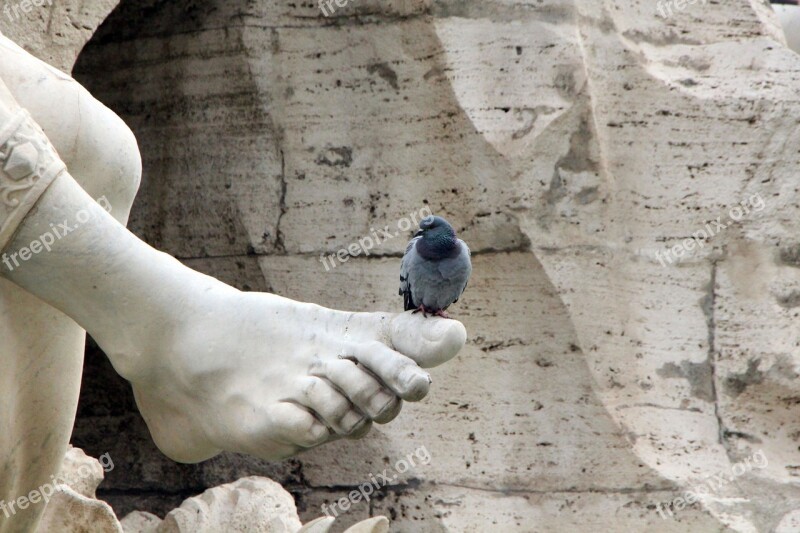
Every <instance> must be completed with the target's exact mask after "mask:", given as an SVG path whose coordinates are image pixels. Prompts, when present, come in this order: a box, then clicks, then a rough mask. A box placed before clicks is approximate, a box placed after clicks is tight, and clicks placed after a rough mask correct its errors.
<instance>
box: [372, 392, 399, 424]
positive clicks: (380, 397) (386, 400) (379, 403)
mask: <svg viewBox="0 0 800 533" xmlns="http://www.w3.org/2000/svg"><path fill="white" fill-rule="evenodd" d="M394 398H395V397H394V395H392V394H387V393H385V392H383V391H381V392H379V393H378V394H376V395H375V396H374V397H373V398H372V401H371V402H370V404H371V407H372V410H373V412H374V413H375V418H380V416H381V415H382V414H384V412H385V411H387V410H388V409H389V408H391V407H392V406H393V405H394Z"/></svg>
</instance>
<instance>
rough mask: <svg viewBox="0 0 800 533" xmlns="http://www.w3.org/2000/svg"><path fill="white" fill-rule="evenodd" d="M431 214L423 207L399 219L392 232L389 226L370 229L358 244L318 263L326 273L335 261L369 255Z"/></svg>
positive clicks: (344, 261)
mask: <svg viewBox="0 0 800 533" xmlns="http://www.w3.org/2000/svg"><path fill="white" fill-rule="evenodd" d="M432 214H433V211H431V208H430V207H427V206H425V207H423V208H422V209H420V210H419V211H418V212H417V213H411V214H410V215H408V216H407V217H404V218H401V219H400V220H398V221H397V229H396V230H395V231H394V232H393V231H392V230H391V229H390V228H389V226H384V227H383V229H382V230H376V229H375V228H370V229H369V231H370V235H367V236H366V237H362V238H360V239H358V242H354V243H352V244H350V245H349V246H348V247H347V248H342V249H340V250H339V251H338V252H336V253H335V254H330V255H325V254H322V255H320V256H319V261H320V263H322V264H323V266H324V267H325V271H326V272H328V271H330V270H331V269H332V268H336V266H337V261H338V262H339V263H346V262H347V261H348V260H349V259H350V258H351V257H358V256H359V255H361V254H364V255H369V251H370V250H372V249H373V248H374V247H375V246H377V245H379V244H381V243H383V242H386V241H388V240H391V239H394V238H395V237H397V236H399V235H400V234H401V233H402V232H409V231H411V230H412V229H414V228H416V227H418V226H419V222H420V221H421V220H422V219H423V218H425V217H429V216H431V215H432Z"/></svg>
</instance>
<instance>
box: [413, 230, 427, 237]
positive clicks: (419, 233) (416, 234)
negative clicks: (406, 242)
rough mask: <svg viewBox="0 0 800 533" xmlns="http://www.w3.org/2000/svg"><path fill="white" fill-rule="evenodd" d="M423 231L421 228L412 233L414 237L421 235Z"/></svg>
mask: <svg viewBox="0 0 800 533" xmlns="http://www.w3.org/2000/svg"><path fill="white" fill-rule="evenodd" d="M423 233H425V232H424V231H422V230H419V231H417V232H416V233H415V234H414V237H422V234H423Z"/></svg>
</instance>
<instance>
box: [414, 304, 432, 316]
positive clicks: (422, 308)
mask: <svg viewBox="0 0 800 533" xmlns="http://www.w3.org/2000/svg"><path fill="white" fill-rule="evenodd" d="M429 312H430V311H428V309H427V308H426V307H425V306H424V305H420V306H419V307H417V308H416V309H415V310H414V313H413V314H415V315H416V314H417V313H422V316H424V317H425V318H428V313H429Z"/></svg>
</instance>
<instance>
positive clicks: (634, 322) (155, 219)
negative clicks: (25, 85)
mask: <svg viewBox="0 0 800 533" xmlns="http://www.w3.org/2000/svg"><path fill="white" fill-rule="evenodd" d="M669 5H672V6H673V12H672V13H671V14H670V15H669V16H667V17H660V16H659V15H658V14H657V11H656V6H654V5H653V3H651V2H630V1H628V0H606V1H596V0H575V1H571V0H543V1H540V2H530V1H523V0H504V1H501V0H495V1H489V0H480V1H478V0H475V1H459V2H456V1H447V0H444V1H436V2H433V1H425V0H420V1H399V0H398V1H389V2H379V1H377V0H375V1H372V0H364V1H360V0H359V1H357V0H353V2H351V3H350V4H349V5H348V6H347V7H346V8H340V9H339V10H337V12H336V14H335V16H334V17H331V18H327V19H326V18H324V17H322V16H321V14H320V11H319V9H318V7H317V5H316V3H315V2H306V3H294V2H281V1H278V0H266V1H247V0H238V1H222V0H208V1H203V2H195V1H191V0H179V1H170V2H167V1H160V0H159V1H157V0H146V1H133V0H130V1H127V0H126V1H123V2H122V3H121V5H120V7H119V8H118V9H117V10H116V11H115V12H114V13H113V14H112V15H111V16H110V18H109V19H108V21H107V22H106V23H105V25H104V26H103V27H102V28H101V29H100V30H99V31H98V33H97V35H96V36H95V38H94V40H93V42H92V43H91V44H90V45H89V46H88V47H87V49H86V50H85V51H84V53H83V54H82V56H81V59H80V62H79V64H78V66H77V68H76V72H75V75H76V77H78V78H79V79H81V80H82V81H83V82H84V83H85V84H86V85H87V87H89V89H90V90H91V91H92V92H93V93H95V94H96V95H97V96H98V97H99V98H100V99H101V100H103V101H104V102H105V103H107V104H108V105H109V106H111V107H112V108H113V109H115V110H116V111H117V112H119V113H120V114H121V115H122V116H123V117H124V118H125V119H126V120H127V121H128V123H129V124H130V125H131V126H132V128H133V129H134V131H135V132H136V134H137V136H138V138H139V140H140V143H141V146H142V152H143V156H144V163H145V177H144V183H143V188H142V191H141V194H140V196H139V199H138V200H137V205H136V208H135V211H134V214H133V218H132V228H133V229H134V231H136V232H137V233H138V234H139V235H141V236H142V237H143V238H145V239H146V240H148V241H149V242H151V243H152V244H154V245H155V246H157V247H159V248H160V249H162V250H165V251H167V252H169V253H172V254H174V255H176V256H177V257H179V258H181V259H183V260H184V261H185V262H186V263H187V264H189V265H190V266H192V267H194V268H197V269H199V270H202V271H204V272H207V273H210V274H213V275H216V276H218V277H220V278H222V279H223V280H225V281H228V282H230V283H232V284H234V285H236V286H238V287H240V288H245V289H250V290H270V291H274V292H277V293H279V294H282V295H285V296H289V297H292V298H297V299H302V300H310V301H315V302H318V303H320V304H323V305H329V306H334V307H339V308H347V309H357V310H377V309H399V308H400V301H399V299H398V297H397V296H396V282H397V269H398V264H399V254H400V253H401V251H402V249H403V246H404V245H405V240H406V239H405V237H406V235H405V234H401V235H399V236H398V237H396V238H394V239H391V240H388V241H387V242H385V243H384V244H383V245H381V246H379V247H378V248H376V249H375V250H373V255H371V256H370V257H363V256H362V257H357V258H353V259H350V260H349V261H348V262H347V263H345V264H340V265H338V266H337V267H336V268H334V269H333V270H331V271H326V270H325V268H324V267H323V266H322V264H321V263H320V261H319V255H320V254H321V253H323V252H326V253H331V252H335V251H336V250H338V249H340V248H342V247H346V246H347V245H348V244H350V243H352V242H356V241H357V240H358V239H359V238H361V237H363V236H366V235H369V234H370V231H371V228H373V227H377V228H382V227H383V226H384V225H386V224H388V225H390V228H391V229H394V228H396V224H397V222H398V221H399V220H400V219H402V218H404V217H405V216H407V215H408V214H409V213H411V212H415V211H418V210H419V209H420V208H422V207H423V206H429V207H430V208H431V209H432V210H433V211H434V212H437V213H439V214H442V215H444V216H446V217H448V218H449V219H451V221H453V222H454V223H455V225H456V226H457V229H459V231H460V233H461V235H462V237H463V238H464V239H466V240H467V241H468V242H469V243H470V244H471V246H472V248H473V251H474V253H475V256H474V262H475V274H474V277H473V280H472V282H471V284H470V288H469V291H468V293H467V294H466V295H465V297H464V298H463V300H462V301H461V302H459V304H457V306H456V307H455V309H454V312H455V314H456V316H457V317H458V318H459V319H461V320H463V322H464V323H465V324H466V326H467V329H468V331H469V334H470V340H469V345H468V347H467V349H465V351H464V352H463V353H462V354H461V356H460V357H459V358H458V359H457V360H456V361H454V362H453V363H451V364H450V365H447V366H446V367H444V368H441V369H437V370H435V371H434V373H433V379H434V387H433V389H432V393H431V395H430V397H429V398H427V399H426V400H425V401H424V402H422V403H421V404H418V405H409V406H407V407H406V408H405V410H404V413H403V414H402V415H401V416H400V418H399V419H398V420H397V421H396V422H394V423H393V424H391V425H389V426H386V427H380V428H377V429H376V430H375V431H374V432H373V433H372V434H371V435H370V436H369V437H368V438H366V439H365V440H363V441H359V442H342V443H337V444H334V445H330V446H326V447H323V448H321V449H319V450H315V451H313V452H310V453H307V454H304V455H302V456H300V457H298V458H295V459H292V460H289V461H286V462H283V463H275V464H266V463H263V462H259V461H254V460H252V459H249V458H245V457H241V456H235V455H224V456H222V457H220V458H217V459H215V460H212V461H209V462H207V463H204V464H202V465H195V466H185V465H175V464H173V463H170V462H169V461H168V460H166V459H164V458H163V457H161V456H160V455H158V453H157V452H156V451H155V449H154V447H153V445H152V443H151V442H150V441H149V437H148V436H147V434H146V430H145V429H144V426H143V423H142V422H141V419H140V418H139V417H138V415H137V414H136V413H135V409H134V407H133V404H132V401H131V399H130V396H129V393H128V391H127V388H126V386H125V384H124V382H122V381H121V380H119V379H116V380H115V379H114V377H113V375H112V374H111V372H110V370H109V368H108V366H107V365H106V363H104V362H103V361H102V359H101V357H100V355H99V354H97V353H94V352H91V353H90V356H89V361H88V364H87V371H86V376H85V386H84V393H83V398H82V404H81V412H80V413H79V419H78V423H77V424H76V431H75V439H74V440H75V444H76V445H78V446H81V447H83V448H85V449H86V450H87V452H89V453H92V454H93V455H99V454H103V453H106V452H109V453H110V454H111V455H112V457H114V460H115V462H116V464H117V467H116V468H115V470H114V471H113V472H111V473H109V475H108V477H107V480H106V482H105V483H104V486H103V487H101V490H99V491H98V494H99V495H100V496H101V497H106V498H108V500H109V501H110V502H111V503H112V504H113V505H114V507H115V509H116V510H117V512H119V513H121V514H124V513H125V512H127V511H128V510H132V509H133V508H140V509H149V510H154V511H157V512H162V513H163V512H164V511H166V510H169V509H171V508H173V507H175V506H176V505H177V504H178V503H179V502H180V500H181V499H183V497H185V496H186V495H189V494H193V493H197V492H200V491H201V490H202V489H203V488H205V487H209V486H213V485H217V484H220V483H224V482H229V481H233V480H235V479H237V478H239V477H243V476H246V475H252V474H262V475H268V476H271V477H272V478H273V479H276V480H277V481H279V482H281V483H283V484H284V485H285V486H287V488H289V489H290V490H292V491H293V494H294V495H295V497H296V498H297V500H298V506H299V507H300V509H301V511H302V512H303V513H304V514H303V518H304V520H307V519H309V518H313V517H315V516H317V515H319V514H320V510H319V506H320V504H321V503H323V502H325V501H326V500H332V499H337V498H339V497H341V496H344V495H345V494H346V493H347V492H349V491H350V490H351V488H352V487H354V486H357V485H359V484H361V483H363V482H365V481H367V480H368V479H369V476H370V474H377V473H380V472H383V470H384V469H386V468H388V469H389V470H390V471H391V468H392V465H393V464H395V462H396V461H397V460H398V459H401V458H403V457H405V456H406V455H408V454H409V453H411V452H413V451H414V450H416V449H418V448H419V447H420V446H425V447H426V449H427V450H428V451H429V452H430V456H431V462H430V464H429V465H426V466H420V467H418V468H415V469H413V470H411V471H409V472H406V473H405V474H402V475H400V476H399V478H398V479H397V480H395V481H394V482H393V483H392V485H391V486H390V487H388V488H386V489H384V490H382V491H381V494H380V496H379V497H378V498H376V499H373V500H372V502H370V503H369V504H365V503H363V502H362V503H360V504H357V505H356V506H355V507H354V509H353V510H351V511H350V512H349V513H348V514H347V516H346V517H345V520H344V523H345V524H346V523H352V522H355V521H357V520H360V519H363V518H365V517H367V516H369V515H370V514H386V515H388V516H390V517H391V518H392V519H393V521H394V530H396V531H447V530H451V531H485V530H487V526H488V525H491V526H492V527H493V528H495V529H498V530H501V531H563V530H577V531H589V530H592V529H596V528H602V529H603V530H610V531H628V530H635V531H644V530H648V531H676V532H677V531H688V530H691V531H726V530H737V531H794V530H797V524H796V523H794V522H792V520H797V518H796V517H794V516H793V515H791V512H792V511H793V510H794V509H796V508H797V507H798V506H800V494H799V493H798V488H797V487H798V485H797V475H798V472H799V471H800V466H798V465H800V460H798V451H797V449H798V442H797V441H798V440H800V437H798V435H800V427H798V422H797V417H796V416H792V415H793V414H794V413H796V405H797V403H798V400H797V398H798V397H800V391H798V387H797V385H796V383H797V379H796V378H797V377H798V371H797V369H796V367H797V341H796V335H795V334H794V332H793V331H794V330H793V325H794V324H795V323H796V320H795V318H796V317H797V307H798V305H800V303H798V302H800V298H798V296H797V294H798V293H800V275H799V274H798V272H800V271H798V269H797V266H798V265H800V260H798V259H797V257H798V251H797V250H798V246H800V240H799V239H798V237H797V235H798V234H800V233H798V231H797V230H798V228H797V224H798V222H797V220H798V217H797V216H796V212H797V194H796V191H797V188H798V181H797V177H796V175H795V169H796V168H797V163H798V157H800V156H799V155H798V151H797V146H798V135H800V128H798V124H800V120H798V117H800V96H798V95H800V92H798V90H797V89H798V76H799V75H798V72H800V68H798V67H800V58H798V56H797V55H796V54H794V53H792V52H790V51H789V50H787V49H786V48H785V46H784V42H783V37H782V36H781V35H780V32H779V31H778V28H777V24H776V22H775V20H774V17H773V16H772V14H771V12H770V10H769V7H768V6H766V5H765V4H763V3H762V2H760V1H757V0H737V1H735V2H726V3H725V5H724V6H723V5H720V4H715V3H707V4H704V3H700V2H697V3H694V4H688V3H687V4H684V7H683V8H682V9H678V8H677V7H676V6H675V4H669ZM3 31H4V32H5V31H6V30H5V28H4V29H3ZM754 195H758V196H759V197H760V198H762V199H763V200H764V204H763V205H764V206H763V209H759V210H756V209H751V212H750V213H748V214H747V215H746V216H744V217H743V218H741V220H739V221H735V222H734V223H732V224H730V227H727V228H726V229H724V230H721V231H719V232H718V233H716V234H714V235H713V236H710V237H709V238H707V239H702V246H700V245H699V244H698V241H694V242H695V245H693V249H692V250H687V251H686V252H685V253H683V254H682V255H683V257H680V258H677V257H675V258H674V261H673V262H671V263H670V262H669V261H667V263H666V265H665V266H662V264H661V262H662V261H663V258H664V257H665V254H667V253H668V252H667V250H668V249H669V248H670V247H673V246H676V245H678V246H682V243H684V239H686V238H687V237H691V235H692V234H693V233H696V232H697V231H699V230H702V229H703V228H704V227H705V224H706V223H707V222H708V221H709V220H716V218H717V217H718V216H719V217H721V219H722V220H723V222H731V221H730V220H728V217H729V214H730V212H731V211H730V209H731V208H732V207H733V206H735V205H737V204H740V202H742V201H746V200H748V199H751V198H754ZM726 225H727V224H726ZM687 248H688V245H687ZM679 249H680V248H679ZM657 252H658V254H659V255H656V254H657ZM659 257H661V258H662V259H661V260H659ZM759 450H760V451H761V452H763V455H764V457H766V459H767V460H768V466H767V467H766V468H756V469H749V470H748V471H747V472H744V473H743V474H742V475H738V476H736V477H735V479H733V478H731V472H732V469H733V468H734V465H738V464H741V462H742V461H743V460H746V459H749V458H751V457H753V456H754V453H756V452H757V451H759ZM717 475H719V476H724V477H725V479H729V478H730V479H732V481H729V482H727V483H725V484H724V485H722V486H719V487H716V488H714V489H713V490H712V493H711V494H710V495H707V496H705V497H703V501H702V504H701V503H694V504H692V505H690V506H688V507H687V508H686V509H677V508H673V509H672V510H673V511H674V517H673V518H668V519H667V520H664V519H662V518H661V516H660V515H659V513H658V511H657V510H656V508H655V506H656V504H657V503H658V502H664V501H670V500H673V499H674V498H676V497H678V496H680V495H681V493H682V491H683V490H684V489H686V488H692V487H693V486H695V485H696V484H697V483H699V480H702V479H703V478H705V477H707V476H717Z"/></svg>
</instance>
